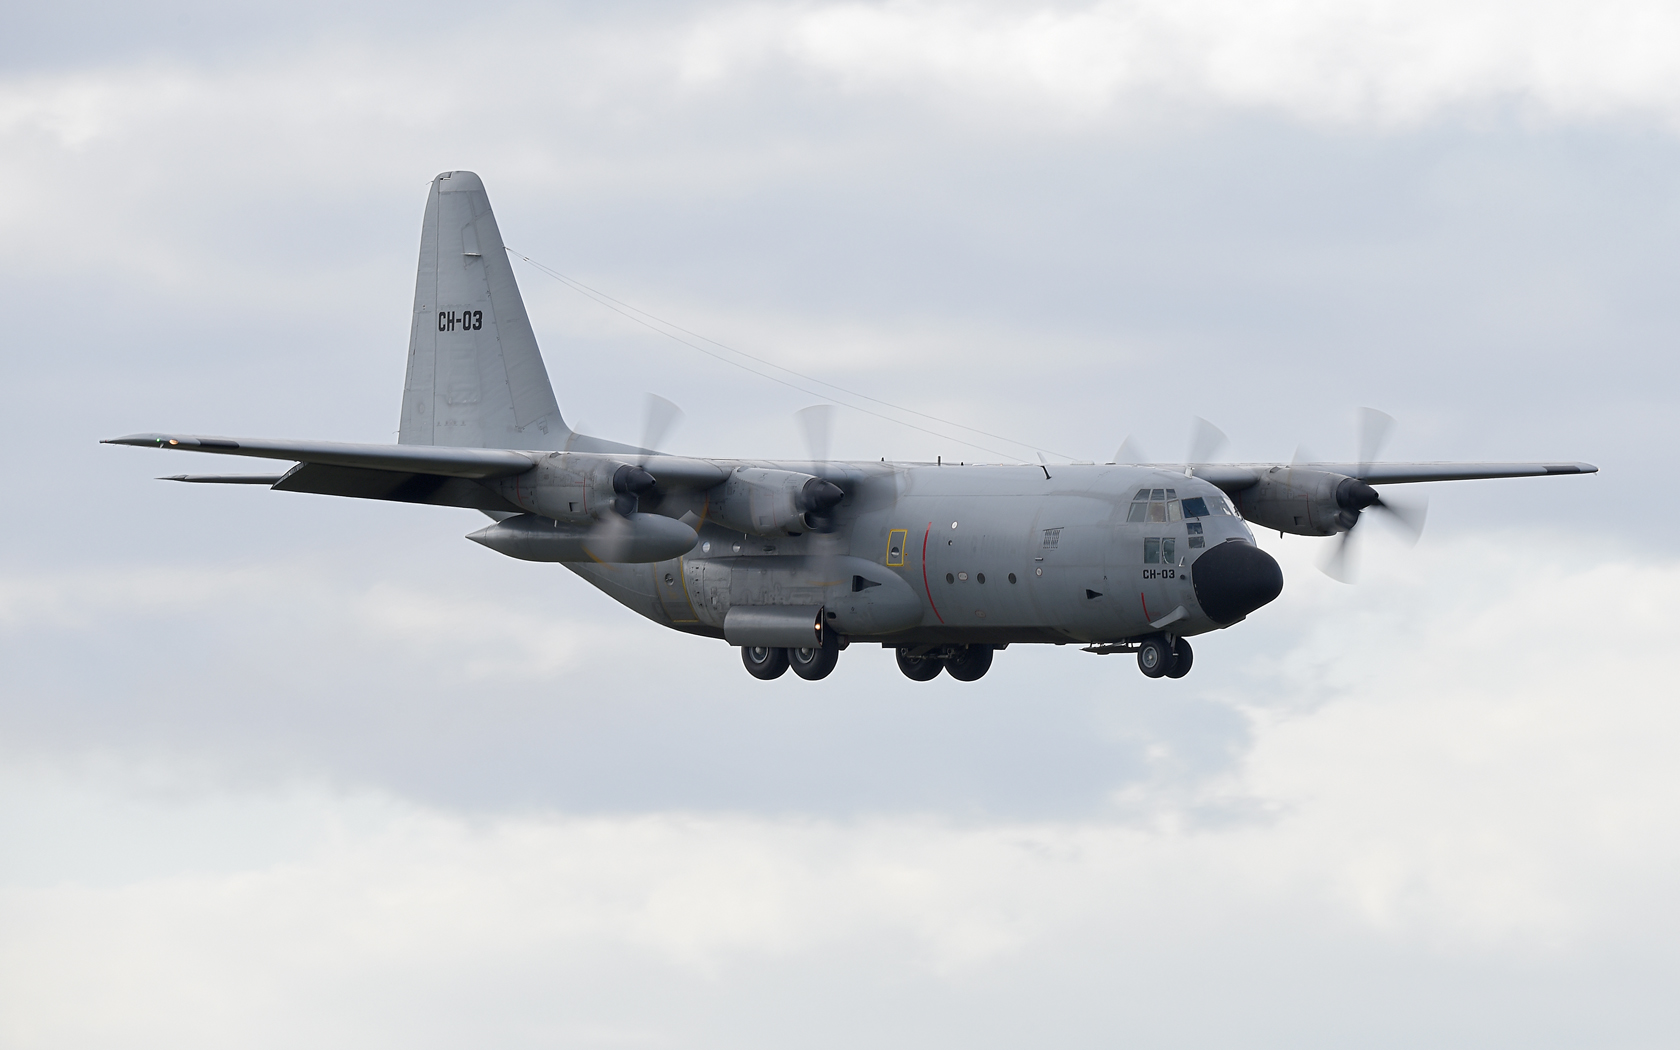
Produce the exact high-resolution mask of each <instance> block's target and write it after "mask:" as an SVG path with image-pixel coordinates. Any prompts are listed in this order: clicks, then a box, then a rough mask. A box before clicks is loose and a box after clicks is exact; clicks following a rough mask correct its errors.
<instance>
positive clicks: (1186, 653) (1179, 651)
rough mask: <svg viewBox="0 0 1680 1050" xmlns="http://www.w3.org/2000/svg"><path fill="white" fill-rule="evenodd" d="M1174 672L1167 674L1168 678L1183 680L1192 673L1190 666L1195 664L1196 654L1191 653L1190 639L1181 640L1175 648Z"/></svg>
mask: <svg viewBox="0 0 1680 1050" xmlns="http://www.w3.org/2000/svg"><path fill="white" fill-rule="evenodd" d="M1173 654H1174V655H1173V665H1172V670H1170V671H1168V672H1167V677H1168V678H1183V677H1184V676H1185V675H1187V674H1189V673H1190V665H1191V664H1192V663H1194V662H1195V660H1196V654H1195V653H1193V652H1191V651H1190V639H1188V638H1180V639H1179V640H1178V644H1177V645H1176V646H1174V647H1173Z"/></svg>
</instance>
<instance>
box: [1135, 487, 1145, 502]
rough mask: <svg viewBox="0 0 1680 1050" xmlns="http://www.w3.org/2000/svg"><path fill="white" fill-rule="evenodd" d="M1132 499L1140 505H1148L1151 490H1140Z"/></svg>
mask: <svg viewBox="0 0 1680 1050" xmlns="http://www.w3.org/2000/svg"><path fill="white" fill-rule="evenodd" d="M1132 499H1134V500H1136V501H1137V502H1139V503H1148V502H1149V490H1148V489H1138V493H1137V495H1135V496H1133V497H1132Z"/></svg>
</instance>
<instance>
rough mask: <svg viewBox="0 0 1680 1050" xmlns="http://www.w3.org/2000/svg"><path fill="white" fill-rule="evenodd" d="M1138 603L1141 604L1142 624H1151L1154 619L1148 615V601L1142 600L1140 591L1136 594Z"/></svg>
mask: <svg viewBox="0 0 1680 1050" xmlns="http://www.w3.org/2000/svg"><path fill="white" fill-rule="evenodd" d="M1138 601H1140V602H1142V603H1143V622H1144V623H1152V622H1153V621H1154V619H1155V617H1153V616H1151V615H1149V601H1148V599H1146V598H1144V596H1143V592H1142V591H1139V592H1138Z"/></svg>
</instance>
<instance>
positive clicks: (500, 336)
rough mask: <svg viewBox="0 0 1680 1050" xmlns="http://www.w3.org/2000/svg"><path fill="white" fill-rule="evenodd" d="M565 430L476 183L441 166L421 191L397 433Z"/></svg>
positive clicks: (422, 440) (560, 436)
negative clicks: (421, 209) (423, 207)
mask: <svg viewBox="0 0 1680 1050" xmlns="http://www.w3.org/2000/svg"><path fill="white" fill-rule="evenodd" d="M570 433H571V432H570V430H569V429H568V428H567V426H566V423H565V420H564V419H562V418H561V416H560V406H559V404H558V403H557V402H556V401H555V400H554V388H553V386H551V385H550V383H549V381H548V369H547V368H545V367H544V366H543V359H542V354H541V353H540V352H539V351H538V350H537V337H536V334H535V333H534V332H532V331H531V321H530V318H529V317H527V316H526V313H525V302H524V300H523V299H521V298H520V295H519V285H518V283H517V282H515V280H514V277H513V267H512V266H511V265H510V264H509V262H508V258H507V253H506V252H505V251H503V249H502V233H501V230H500V229H499V228H498V227H497V226H496V216H495V214H494V213H493V212H492V211H491V210H490V198H489V196H488V195H487V194H486V193H485V192H484V183H483V182H482V181H480V179H479V177H478V176H477V175H475V174H473V173H472V172H470V171H448V172H444V173H443V174H442V175H439V176H438V177H437V178H435V179H433V180H432V188H431V191H430V193H429V195H428V196H427V198H426V219H425V224H424V226H423V228H422V230H421V233H420V271H419V274H418V276H417V277H416V278H415V282H414V328H413V330H412V333H411V335H410V338H409V344H408V378H407V381H406V382H405V384H404V386H403V406H402V429H401V430H400V431H399V432H398V437H397V440H398V441H399V442H401V443H402V444H405V445H457V446H469V447H473V448H517V449H561V448H564V447H565V445H566V440H567V438H568V437H569V436H570Z"/></svg>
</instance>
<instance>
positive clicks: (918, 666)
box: [898, 649, 945, 682]
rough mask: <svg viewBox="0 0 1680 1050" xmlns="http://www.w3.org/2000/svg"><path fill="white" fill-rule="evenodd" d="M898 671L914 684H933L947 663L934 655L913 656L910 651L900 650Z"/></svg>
mask: <svg viewBox="0 0 1680 1050" xmlns="http://www.w3.org/2000/svg"><path fill="white" fill-rule="evenodd" d="M898 669H899V670H900V671H903V672H904V677H906V678H908V679H910V680H911V681H912V682H931V681H933V680H934V679H935V678H938V677H939V672H940V671H943V670H944V669H945V661H943V660H940V659H937V658H936V657H934V656H932V655H927V656H911V655H910V650H909V649H900V650H898Z"/></svg>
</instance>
